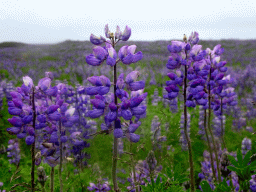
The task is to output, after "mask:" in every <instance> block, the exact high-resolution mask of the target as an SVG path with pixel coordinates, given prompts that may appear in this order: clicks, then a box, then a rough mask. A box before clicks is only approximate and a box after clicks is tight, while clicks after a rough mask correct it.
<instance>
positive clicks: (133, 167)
mask: <svg viewBox="0 0 256 192" xmlns="http://www.w3.org/2000/svg"><path fill="white" fill-rule="evenodd" d="M130 153H132V142H130ZM130 156H131V165H132V171H133V180H134V186H135V192H139V187H138V188H137V187H136V186H137V181H136V172H135V163H134V159H133V155H130Z"/></svg>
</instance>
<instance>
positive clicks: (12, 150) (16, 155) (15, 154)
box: [7, 138, 20, 166]
mask: <svg viewBox="0 0 256 192" xmlns="http://www.w3.org/2000/svg"><path fill="white" fill-rule="evenodd" d="M8 144H9V145H8V148H7V151H8V152H7V157H9V158H11V159H9V162H10V164H15V165H16V166H17V165H18V164H19V162H20V147H19V141H18V139H17V138H16V139H10V140H9V141H8Z"/></svg>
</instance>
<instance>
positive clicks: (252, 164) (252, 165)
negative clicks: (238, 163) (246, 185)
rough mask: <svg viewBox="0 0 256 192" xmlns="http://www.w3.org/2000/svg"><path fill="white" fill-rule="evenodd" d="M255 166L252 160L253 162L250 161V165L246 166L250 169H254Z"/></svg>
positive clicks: (255, 163)
mask: <svg viewBox="0 0 256 192" xmlns="http://www.w3.org/2000/svg"><path fill="white" fill-rule="evenodd" d="M255 166H256V161H253V162H251V164H250V165H248V167H249V168H250V169H251V170H253V169H256V167H255Z"/></svg>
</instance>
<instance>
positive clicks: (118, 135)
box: [114, 129, 123, 138]
mask: <svg viewBox="0 0 256 192" xmlns="http://www.w3.org/2000/svg"><path fill="white" fill-rule="evenodd" d="M114 136H115V138H121V137H122V136H123V130H122V129H115V130H114Z"/></svg>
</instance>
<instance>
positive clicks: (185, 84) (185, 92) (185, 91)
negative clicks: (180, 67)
mask: <svg viewBox="0 0 256 192" xmlns="http://www.w3.org/2000/svg"><path fill="white" fill-rule="evenodd" d="M186 54H187V52H186ZM186 101H187V66H185V78H184V134H185V137H186V140H187V142H188V155H189V166H190V187H191V192H194V191H195V178H194V166H193V158H192V147H191V142H190V138H189V136H188V132H187V119H188V117H187V106H186Z"/></svg>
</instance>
